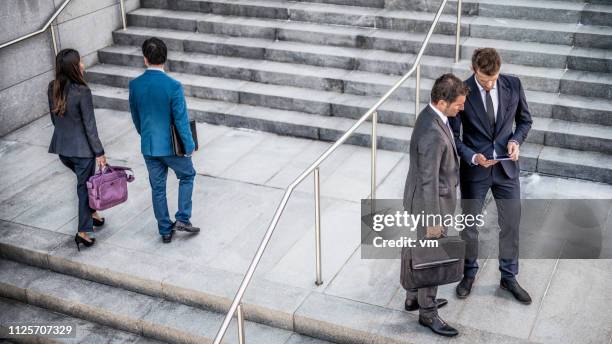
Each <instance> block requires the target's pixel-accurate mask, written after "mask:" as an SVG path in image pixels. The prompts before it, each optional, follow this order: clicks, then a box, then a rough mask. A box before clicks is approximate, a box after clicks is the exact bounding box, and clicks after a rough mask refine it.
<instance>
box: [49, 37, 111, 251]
mask: <svg viewBox="0 0 612 344" xmlns="http://www.w3.org/2000/svg"><path fill="white" fill-rule="evenodd" d="M83 70H84V65H83V63H82V62H81V57H80V55H79V52H78V51H76V50H74V49H64V50H62V51H60V52H59V53H58V54H57V57H56V59H55V80H53V81H52V82H51V83H50V84H49V90H48V97H49V109H50V112H51V121H52V122H53V125H54V126H55V129H54V131H53V138H52V139H51V145H50V146H49V153H54V154H58V155H59V159H60V161H61V162H62V163H63V164H64V165H65V166H66V167H68V168H69V169H70V170H72V171H73V172H74V174H76V177H77V195H78V197H79V225H78V232H77V234H76V235H75V237H74V241H75V243H76V244H77V248H78V249H79V250H80V244H83V245H85V246H86V247H89V246H91V245H93V244H94V243H95V238H94V236H93V226H94V225H96V226H101V225H103V224H104V219H103V218H101V217H100V216H99V215H98V213H96V211H95V210H93V209H91V208H90V207H89V198H88V195H87V185H86V183H87V180H88V179H89V177H91V176H92V175H93V174H94V173H95V171H96V164H97V165H98V166H100V168H102V167H104V166H105V165H106V157H105V155H104V149H103V148H102V143H101V142H100V139H99V138H98V129H97V128H96V118H95V117H94V108H93V98H92V95H91V90H90V89H89V87H88V86H87V84H86V83H85V80H84V79H83Z"/></svg>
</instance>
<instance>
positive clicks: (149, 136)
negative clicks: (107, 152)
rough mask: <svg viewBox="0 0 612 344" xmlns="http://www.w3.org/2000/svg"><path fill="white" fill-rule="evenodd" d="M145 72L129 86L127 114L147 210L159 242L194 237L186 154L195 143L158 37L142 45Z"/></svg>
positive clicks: (190, 175)
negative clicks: (147, 188)
mask: <svg viewBox="0 0 612 344" xmlns="http://www.w3.org/2000/svg"><path fill="white" fill-rule="evenodd" d="M142 54H143V55H144V63H145V65H146V66H147V70H146V71H145V72H144V73H143V74H142V75H141V76H139V77H137V78H136V79H134V80H132V81H131V82H130V111H131V113H132V120H133V121H134V126H136V130H137V131H138V134H139V135H140V149H141V151H142V155H143V156H144V160H145V163H146V164H147V170H148V171H149V182H150V183H151V191H152V195H153V211H154V213H155V218H156V219H157V225H158V228H159V234H160V235H161V236H162V241H163V242H164V243H170V242H171V241H172V235H173V234H174V231H175V230H178V231H185V232H191V233H197V232H199V231H200V229H199V228H197V227H194V226H193V225H192V224H191V222H190V221H189V220H190V218H191V207H192V204H191V203H192V202H191V195H192V192H193V181H194V178H195V175H196V172H195V169H194V168H193V163H192V161H191V154H192V153H193V151H194V149H195V143H194V141H193V136H192V134H191V129H190V127H189V114H188V112H187V105H186V102H185V96H184V94H183V87H182V85H181V83H180V82H179V81H177V80H174V79H173V78H171V77H169V76H168V75H167V74H166V73H165V72H164V64H165V63H166V59H167V55H168V49H167V48H166V45H165V44H164V42H163V41H162V40H161V39H159V38H155V37H152V38H149V39H147V40H146V41H144V43H143V44H142ZM171 124H174V126H175V127H176V128H177V131H178V133H179V136H180V139H181V141H182V142H183V145H184V147H185V152H186V154H185V156H177V155H175V154H174V150H173V148H172V138H171V129H170V125H171ZM168 168H171V169H172V170H173V171H174V173H175V174H176V177H177V178H178V179H179V196H178V211H177V212H176V214H175V219H176V221H175V222H174V223H173V222H172V221H171V220H170V215H169V213H168V201H167V198H166V179H167V176H168Z"/></svg>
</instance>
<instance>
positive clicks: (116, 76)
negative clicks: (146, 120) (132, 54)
mask: <svg viewBox="0 0 612 344" xmlns="http://www.w3.org/2000/svg"><path fill="white" fill-rule="evenodd" d="M142 72H143V70H142V69H141V68H134V67H125V66H115V65H98V66H94V67H92V68H90V69H89V70H88V72H87V77H88V79H89V80H90V81H91V82H93V83H97V84H103V85H106V86H112V87H121V88H127V86H128V83H129V81H130V80H132V79H133V78H135V77H137V76H138V75H140V74H141V73H142ZM170 75H171V76H172V77H174V78H175V79H177V80H179V81H181V82H182V83H183V87H184V89H185V94H186V95H187V96H188V97H195V98H198V99H206V100H218V101H223V102H228V103H236V104H246V105H252V106H262V107H270V108H273V109H280V110H289V111H297V112H305V113H310V114H315V115H319V116H322V117H317V118H319V119H323V120H324V119H325V117H324V116H332V117H347V118H359V116H360V115H362V114H363V113H365V111H367V107H364V106H365V105H366V104H374V103H375V102H376V100H377V99H376V97H369V96H365V95H363V96H354V95H352V94H346V93H337V92H334V91H331V92H330V91H319V90H312V89H304V88H298V87H294V86H279V85H272V84H262V83H261V82H260V81H258V82H252V81H242V80H237V79H223V78H215V77H205V76H195V75H192V74H184V73H170ZM424 84H431V82H426V83H424ZM364 93H365V92H364ZM402 104H403V102H397V103H396V102H395V101H393V100H389V101H388V102H387V103H385V104H384V105H383V106H382V107H381V111H379V117H380V122H381V123H386V124H399V125H413V124H414V119H415V117H414V111H412V112H411V113H407V112H405V111H406V109H405V108H404V109H402V108H403V107H404V105H402ZM422 106H424V104H423V105H422ZM413 107H414V105H413ZM402 111H404V112H402ZM534 122H535V125H534V126H533V128H532V131H531V132H530V135H529V136H528V142H532V143H538V144H546V145H551V146H556V147H562V148H571V149H578V150H586V151H598V152H602V153H607V154H611V153H612V127H607V126H601V125H586V124H584V123H577V122H567V121H562V120H558V119H548V118H536V120H535V121H534ZM312 123H314V124H315V125H316V124H317V122H315V121H313V122H312Z"/></svg>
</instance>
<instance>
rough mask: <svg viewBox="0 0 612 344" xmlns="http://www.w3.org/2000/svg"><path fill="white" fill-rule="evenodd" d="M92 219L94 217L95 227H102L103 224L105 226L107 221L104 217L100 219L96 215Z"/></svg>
mask: <svg viewBox="0 0 612 344" xmlns="http://www.w3.org/2000/svg"><path fill="white" fill-rule="evenodd" d="M92 219H93V225H94V227H102V226H104V221H105V219H104V218H102V219H101V220H98V219H96V218H95V217H92Z"/></svg>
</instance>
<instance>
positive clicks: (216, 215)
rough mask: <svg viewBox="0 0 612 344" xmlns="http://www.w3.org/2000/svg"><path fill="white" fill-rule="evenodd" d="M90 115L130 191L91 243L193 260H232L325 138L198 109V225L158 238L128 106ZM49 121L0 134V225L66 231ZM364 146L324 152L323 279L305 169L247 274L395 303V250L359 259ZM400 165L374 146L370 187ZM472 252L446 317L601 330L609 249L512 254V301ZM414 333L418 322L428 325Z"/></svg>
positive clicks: (531, 327)
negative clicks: (206, 120)
mask: <svg viewBox="0 0 612 344" xmlns="http://www.w3.org/2000/svg"><path fill="white" fill-rule="evenodd" d="M96 117H97V120H98V129H99V132H100V136H101V139H102V142H103V144H104V147H105V150H106V152H107V156H108V158H109V162H110V163H111V164H116V165H124V166H130V167H133V168H134V170H135V174H136V181H135V182H134V183H132V184H130V186H129V193H130V198H129V200H128V201H127V202H126V203H125V204H123V205H121V206H118V207H115V208H113V209H110V210H108V211H105V212H104V214H103V215H104V216H105V217H106V219H107V224H106V225H105V227H104V228H103V229H100V230H99V232H98V234H97V237H98V240H99V242H100V244H104V247H107V249H109V248H110V249H111V250H112V247H121V248H128V249H132V250H136V251H140V252H143V253H147V254H151V255H154V256H156V257H159V258H160V259H163V258H168V259H180V260H183V261H185V262H187V264H189V265H190V268H194V269H195V268H197V267H202V268H212V269H217V270H220V271H227V272H231V273H236V274H243V273H244V271H245V270H246V268H247V266H248V264H249V262H250V260H251V258H252V256H253V254H254V252H255V250H256V248H257V245H258V244H259V242H260V240H261V238H262V235H263V233H264V231H265V230H266V228H267V225H268V223H269V221H270V219H271V217H272V215H273V212H274V210H275V208H276V206H277V205H278V203H279V202H280V199H281V197H282V194H283V192H284V190H283V189H284V187H286V186H287V185H288V184H289V183H290V182H291V181H292V180H293V179H294V178H295V177H297V176H298V175H299V173H300V172H301V171H302V170H303V169H304V168H306V167H307V166H308V164H310V163H311V162H312V161H314V160H315V159H316V158H317V157H318V156H319V155H320V154H321V153H322V152H323V151H324V150H325V149H326V148H327V147H329V145H330V144H329V143H324V142H320V141H310V140H305V139H296V138H289V137H281V136H276V135H274V134H268V133H261V132H253V131H246V130H237V129H231V128H227V127H222V126H213V125H207V124H202V123H199V124H198V136H199V139H200V147H201V148H200V150H199V151H198V152H197V153H196V154H195V155H194V164H195V167H196V170H197V172H198V176H197V178H196V186H195V190H194V197H193V204H194V213H193V218H192V222H193V223H194V224H195V225H198V226H200V227H202V229H203V230H202V232H201V233H200V234H199V235H189V234H184V233H178V234H177V235H176V236H175V240H174V241H173V242H172V243H171V244H170V245H164V244H162V243H161V240H160V238H159V235H158V234H157V227H156V222H155V219H154V216H153V211H152V208H151V199H150V198H151V195H150V189H149V186H148V177H147V172H146V168H145V166H144V161H143V159H142V157H141V156H140V153H139V138H138V135H137V134H136V132H135V130H134V129H133V125H132V123H131V119H130V116H129V114H128V113H125V112H118V111H111V110H103V109H99V110H97V111H96ZM51 134H52V126H51V123H50V121H49V119H48V118H47V117H44V118H41V119H40V120H37V121H35V122H33V123H31V124H30V125H28V126H26V127H24V128H22V129H19V130H17V131H15V132H13V133H11V134H9V135H7V136H5V137H3V138H2V139H0V161H1V164H0V175H1V176H2V178H1V179H0V220H3V221H5V222H4V223H3V226H5V224H6V223H15V224H20V225H27V226H31V227H36V228H39V229H41V230H44V231H48V232H58V233H63V234H72V233H74V232H75V231H76V194H75V190H74V189H75V186H74V183H75V178H74V176H73V175H72V172H70V171H68V170H67V169H66V168H65V167H64V166H63V165H61V163H60V162H59V160H58V159H57V157H56V156H54V155H51V154H48V153H47V145H48V142H49V141H50V137H51ZM369 157H370V151H369V150H368V149H367V148H362V147H357V146H348V145H347V146H343V147H341V148H340V149H339V150H338V151H337V152H336V153H334V154H333V155H332V156H331V157H330V159H328V160H327V161H326V162H325V163H324V164H323V165H322V166H321V181H322V185H321V193H322V245H323V279H324V284H323V285H322V286H319V287H317V286H315V284H314V276H315V272H314V269H315V265H314V262H315V259H314V196H313V195H314V192H313V183H312V179H307V180H306V181H304V182H303V183H302V185H300V186H299V187H298V189H297V190H296V192H295V193H294V195H293V197H292V198H291V200H290V202H289V205H288V207H287V209H286V211H285V213H284V214H283V216H282V218H281V221H280V222H279V225H278V228H277V229H276V232H275V233H274V235H273V238H272V241H271V243H270V245H269V247H268V249H267V251H266V253H265V255H264V257H263V259H262V261H261V264H260V266H259V268H258V270H257V272H256V276H257V278H258V279H261V280H266V281H268V282H271V283H277V284H279V285H285V286H294V287H299V288H301V289H305V290H309V291H311V292H314V293H317V295H318V294H323V295H330V296H335V297H340V298H343V299H348V300H352V301H357V302H360V303H364V304H369V305H374V306H379V307H383V308H386V309H394V310H401V309H402V303H403V297H404V294H403V290H401V288H400V286H399V265H400V264H399V261H398V260H363V259H360V251H359V243H360V235H359V233H360V232H359V228H360V227H359V226H360V225H359V219H360V216H359V214H360V203H359V201H360V199H361V198H366V197H367V196H368V194H369V185H370V172H369V171H370V167H369V166H370V165H369V164H370V160H369ZM407 171H408V156H407V155H405V154H402V153H396V152H388V151H380V152H379V153H378V180H377V183H378V185H379V187H378V191H377V193H378V194H377V196H378V197H379V198H401V197H402V194H403V187H404V181H405V177H406V173H407ZM176 189H177V182H176V179H174V178H173V176H172V174H170V177H169V180H168V190H169V195H168V196H169V197H168V201H169V206H170V211H171V213H173V212H174V211H176V203H177V200H176V196H177V195H176ZM522 193H523V197H524V198H612V185H606V184H598V183H593V182H585V181H580V180H569V179H561V178H552V177H547V176H542V175H536V174H530V175H528V174H526V175H524V176H523V177H522ZM608 228H612V227H610V226H608ZM2 230H3V228H0V232H1V231H2ZM607 244H609V245H612V243H607ZM75 249H76V248H75ZM94 249H95V248H94ZM113 264H117V265H121V264H130V262H129V261H124V262H120V261H117V262H113ZM481 266H482V269H481V271H480V273H479V275H478V279H477V281H476V284H475V289H474V292H473V295H472V297H470V298H469V299H468V300H458V299H456V298H455V297H454V295H453V290H454V285H447V286H443V287H441V288H439V290H440V291H439V294H440V296H441V297H447V298H448V299H449V300H450V302H449V305H448V306H447V307H446V308H444V309H443V310H441V312H440V313H441V314H442V315H443V316H444V318H445V319H446V320H448V321H449V322H451V323H458V324H461V325H464V326H469V327H472V328H476V329H479V330H483V331H487V332H490V333H496V334H501V335H507V336H511V337H516V338H520V339H525V340H531V341H536V342H545V343H576V342H580V343H610V342H612V325H610V324H612V312H610V311H609V309H610V308H612V288H610V287H609V286H610V285H612V260H552V259H551V260H522V261H521V266H520V269H521V273H520V275H519V280H520V281H521V283H522V284H523V285H524V287H525V288H526V289H527V290H529V291H530V292H531V295H532V297H533V299H534V302H533V304H532V305H530V306H523V305H520V304H517V303H516V302H514V301H513V300H511V299H510V298H509V296H508V295H507V294H506V293H503V292H501V291H500V290H499V288H498V278H499V273H498V272H497V262H496V260H493V259H484V260H482V265H481ZM109 269H112V266H110V267H109ZM151 274H152V277H153V278H155V273H154V272H152V273H151ZM165 277H166V276H165V275H164V276H161V275H160V276H159V279H160V280H162V279H163V278H165ZM330 314H331V313H330ZM394 314H400V315H401V314H404V313H403V312H396V313H394ZM338 316H343V317H350V316H351V314H350V313H349V314H340V315H338ZM386 321H387V324H388V325H389V326H397V327H399V328H401V327H403V326H404V323H405V322H406V319H403V318H402V317H401V316H398V317H396V318H393V319H387V320H386ZM419 335H422V336H429V334H428V333H427V332H423V333H420V334H419ZM431 339H432V340H438V338H435V337H433V336H432V337H431Z"/></svg>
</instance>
